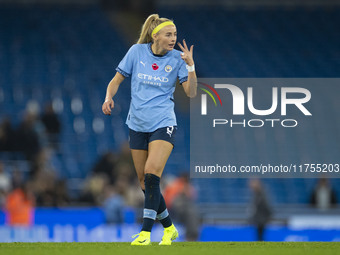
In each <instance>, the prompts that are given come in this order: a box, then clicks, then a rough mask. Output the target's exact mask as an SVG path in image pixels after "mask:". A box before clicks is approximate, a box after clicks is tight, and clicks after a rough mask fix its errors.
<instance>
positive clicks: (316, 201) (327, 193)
mask: <svg viewBox="0 0 340 255" xmlns="http://www.w3.org/2000/svg"><path fill="white" fill-rule="evenodd" d="M310 203H311V204H312V205H313V206H314V207H316V208H318V209H320V210H327V209H330V208H331V207H334V206H336V195H335V191H334V189H333V188H332V187H331V185H330V184H329V181H328V179H326V178H321V179H319V181H318V183H317V185H316V187H315V189H314V190H313V193H312V195H311V199H310Z"/></svg>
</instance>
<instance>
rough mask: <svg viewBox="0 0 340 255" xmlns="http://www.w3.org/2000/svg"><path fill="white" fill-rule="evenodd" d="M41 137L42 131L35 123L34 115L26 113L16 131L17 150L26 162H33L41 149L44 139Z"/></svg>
mask: <svg viewBox="0 0 340 255" xmlns="http://www.w3.org/2000/svg"><path fill="white" fill-rule="evenodd" d="M39 132H40V133H39ZM41 136H43V131H42V130H41V128H40V127H39V124H37V123H36V115H35V114H33V113H29V112H28V113H26V115H25V116H24V119H23V121H22V122H21V124H20V126H19V129H18V140H19V141H20V146H19V149H20V150H21V151H22V152H23V153H24V154H25V156H26V158H27V159H28V160H33V159H34V157H35V156H36V155H37V154H38V152H39V151H40V149H41V148H42V141H43V140H44V139H42V138H41Z"/></svg>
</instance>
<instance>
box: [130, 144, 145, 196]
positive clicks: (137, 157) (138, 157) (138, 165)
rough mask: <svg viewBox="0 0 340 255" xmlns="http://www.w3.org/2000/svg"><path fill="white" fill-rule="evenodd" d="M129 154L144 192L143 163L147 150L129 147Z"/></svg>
mask: <svg viewBox="0 0 340 255" xmlns="http://www.w3.org/2000/svg"><path fill="white" fill-rule="evenodd" d="M131 155H132V160H133V164H134V166H135V169H136V173H137V177H138V181H139V184H140V187H141V189H142V190H143V192H144V193H145V186H144V168H145V163H146V160H147V158H148V151H147V150H134V149H131Z"/></svg>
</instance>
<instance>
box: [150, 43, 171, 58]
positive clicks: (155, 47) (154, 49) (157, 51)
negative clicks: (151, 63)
mask: <svg viewBox="0 0 340 255" xmlns="http://www.w3.org/2000/svg"><path fill="white" fill-rule="evenodd" d="M151 50H152V53H153V54H155V55H160V56H163V55H165V54H166V53H167V50H164V49H162V48H161V47H159V46H158V45H156V44H155V43H153V44H151Z"/></svg>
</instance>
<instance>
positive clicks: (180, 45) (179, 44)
mask: <svg viewBox="0 0 340 255" xmlns="http://www.w3.org/2000/svg"><path fill="white" fill-rule="evenodd" d="M177 44H178V46H179V47H180V48H181V50H182V51H185V49H184V48H183V46H182V44H181V43H180V42H178V43H177Z"/></svg>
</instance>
